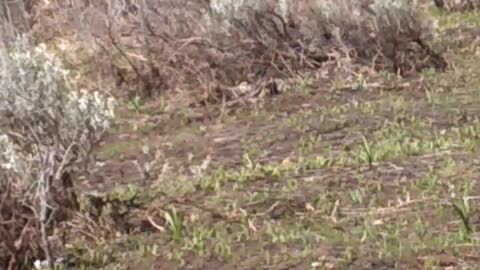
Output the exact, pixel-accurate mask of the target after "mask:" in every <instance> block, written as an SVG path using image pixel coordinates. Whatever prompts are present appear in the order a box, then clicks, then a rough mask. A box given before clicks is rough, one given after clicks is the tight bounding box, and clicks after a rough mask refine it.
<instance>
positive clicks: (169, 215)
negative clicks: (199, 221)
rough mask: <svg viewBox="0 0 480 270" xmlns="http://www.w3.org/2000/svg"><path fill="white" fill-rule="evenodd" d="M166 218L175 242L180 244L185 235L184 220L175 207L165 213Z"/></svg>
mask: <svg viewBox="0 0 480 270" xmlns="http://www.w3.org/2000/svg"><path fill="white" fill-rule="evenodd" d="M164 217H165V221H166V222H167V225H168V229H169V230H170V232H171V234H172V239H173V241H175V242H180V240H181V239H182V235H183V219H182V218H181V216H179V215H178V213H177V210H176V209H175V207H173V206H172V207H171V208H170V210H167V211H165V214H164Z"/></svg>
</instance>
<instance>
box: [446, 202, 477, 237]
mask: <svg viewBox="0 0 480 270" xmlns="http://www.w3.org/2000/svg"><path fill="white" fill-rule="evenodd" d="M451 205H452V207H453V209H454V210H455V213H457V215H458V217H459V218H460V220H461V221H462V224H463V227H464V229H465V231H466V232H467V233H471V232H473V230H472V227H471V224H470V204H469V202H468V198H463V199H462V200H460V201H451Z"/></svg>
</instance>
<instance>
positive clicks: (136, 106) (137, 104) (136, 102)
mask: <svg viewBox="0 0 480 270" xmlns="http://www.w3.org/2000/svg"><path fill="white" fill-rule="evenodd" d="M142 106H143V101H142V99H141V97H140V96H138V95H135V97H133V98H132V99H131V100H130V101H129V102H128V105H127V107H128V109H129V110H132V111H135V112H136V113H139V112H140V110H141V108H142Z"/></svg>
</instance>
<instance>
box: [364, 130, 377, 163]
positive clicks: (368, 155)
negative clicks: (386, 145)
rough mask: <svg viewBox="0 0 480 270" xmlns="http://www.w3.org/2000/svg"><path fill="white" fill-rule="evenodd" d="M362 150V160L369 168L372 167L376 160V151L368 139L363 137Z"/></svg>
mask: <svg viewBox="0 0 480 270" xmlns="http://www.w3.org/2000/svg"><path fill="white" fill-rule="evenodd" d="M362 150H363V152H361V154H360V158H361V160H362V161H363V162H366V163H367V164H368V165H369V166H372V165H373V163H374V162H375V160H376V155H375V151H374V149H373V148H372V146H371V145H370V143H369V142H368V141H367V138H365V136H363V135H362Z"/></svg>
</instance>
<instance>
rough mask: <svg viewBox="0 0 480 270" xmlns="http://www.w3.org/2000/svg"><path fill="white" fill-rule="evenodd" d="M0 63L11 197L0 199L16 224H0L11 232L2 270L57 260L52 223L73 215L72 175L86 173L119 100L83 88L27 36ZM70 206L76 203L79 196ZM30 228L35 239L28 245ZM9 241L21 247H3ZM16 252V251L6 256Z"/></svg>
mask: <svg viewBox="0 0 480 270" xmlns="http://www.w3.org/2000/svg"><path fill="white" fill-rule="evenodd" d="M0 57H1V58H0V60H1V63H0V64H1V68H2V69H1V71H0V188H1V189H2V191H3V190H8V192H7V191H5V193H3V194H2V193H0V196H2V195H3V196H4V197H3V199H4V200H8V202H7V203H6V204H2V205H5V207H6V208H3V207H2V205H0V220H1V219H8V220H14V222H12V223H9V224H4V225H0V226H5V227H4V228H2V227H0V268H2V269H3V267H4V265H2V263H3V262H8V261H16V259H18V258H21V259H22V262H17V263H25V262H30V263H31V262H33V260H34V259H38V258H32V257H31V256H35V255H33V254H36V256H40V257H43V258H45V259H46V260H47V261H49V262H52V261H53V259H52V258H53V256H54V255H53V254H52V250H51V243H50V240H49V239H51V235H49V232H51V231H52V230H51V228H52V226H53V224H54V223H53V221H55V222H61V221H62V219H64V218H65V217H62V218H57V216H58V215H57V214H58V213H66V212H65V211H67V210H65V208H66V207H68V206H67V205H65V204H66V203H65V202H66V200H65V198H66V196H67V193H66V192H65V190H67V189H69V188H72V186H71V185H72V183H71V182H72V178H71V173H72V172H75V171H80V172H81V170H82V169H84V168H85V167H84V166H85V165H86V162H87V161H88V159H89V157H90V156H91V154H92V150H93V149H94V147H95V146H96V145H97V144H98V142H99V141H100V140H101V139H102V137H103V135H104V134H105V132H106V131H107V130H108V129H109V128H110V126H111V124H112V122H113V120H114V109H115V100H114V99H113V98H111V97H104V96H103V95H100V94H99V93H98V92H89V91H87V90H84V89H79V87H78V85H79V81H78V78H76V77H75V76H74V74H72V73H71V72H70V71H69V70H67V69H65V68H64V66H63V65H62V62H61V61H60V59H59V58H57V57H56V56H55V54H53V53H51V52H49V50H48V49H47V47H46V45H44V44H39V45H37V46H32V45H31V43H30V42H29V40H28V39H27V37H26V36H20V37H19V38H18V39H17V40H16V42H15V43H14V44H13V45H12V46H11V47H9V48H8V50H7V49H4V50H3V51H1V53H0ZM68 179H70V180H68ZM67 180H68V181H67ZM68 182H70V183H68ZM73 182H74V179H73ZM67 185H69V186H67ZM62 190H63V192H62ZM70 195H71V194H70ZM67 199H68V200H70V202H69V203H71V205H75V204H76V203H77V202H76V201H74V202H72V200H76V199H75V196H73V197H72V196H71V197H69V198H67ZM11 208H18V209H15V210H14V211H12V210H11ZM68 211H69V210H68ZM26 226H30V227H31V228H30V229H29V233H30V234H33V236H30V240H28V241H25V242H23V238H22V235H23V230H24V229H23V228H24V227H26ZM7 227H8V228H7ZM4 234H11V235H4ZM8 239H13V240H15V239H17V240H15V241H17V242H15V243H2V242H3V241H9V240H8ZM32 241H33V242H35V244H34V245H32ZM11 247H14V248H15V250H4V249H9V248H11ZM33 247H42V248H41V251H39V250H38V249H37V248H33ZM32 249H35V250H32ZM5 256H6V257H5ZM9 256H10V257H9ZM22 267H25V265H22Z"/></svg>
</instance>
